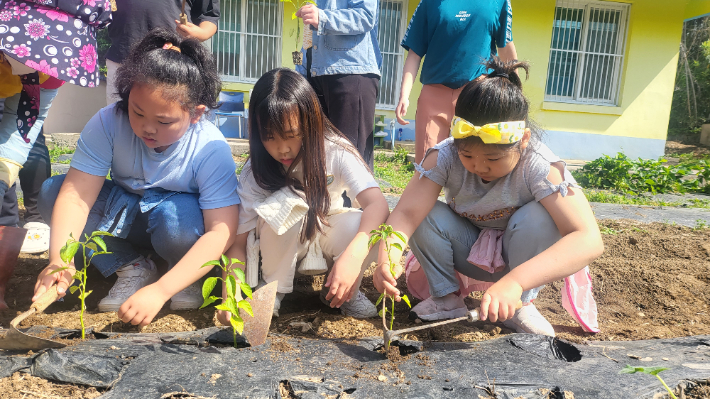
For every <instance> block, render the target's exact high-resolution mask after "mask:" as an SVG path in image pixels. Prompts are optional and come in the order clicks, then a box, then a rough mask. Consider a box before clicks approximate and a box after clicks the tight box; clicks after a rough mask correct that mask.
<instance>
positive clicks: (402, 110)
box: [394, 98, 409, 125]
mask: <svg viewBox="0 0 710 399" xmlns="http://www.w3.org/2000/svg"><path fill="white" fill-rule="evenodd" d="M407 109H409V99H408V98H405V99H402V100H399V104H397V108H395V110H394V114H395V116H396V117H397V122H398V123H399V124H400V125H409V122H407V121H406V120H405V119H404V116H405V115H407Z"/></svg>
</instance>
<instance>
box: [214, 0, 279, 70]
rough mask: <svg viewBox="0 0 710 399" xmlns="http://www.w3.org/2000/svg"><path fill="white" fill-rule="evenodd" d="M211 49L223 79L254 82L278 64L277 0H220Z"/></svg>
mask: <svg viewBox="0 0 710 399" xmlns="http://www.w3.org/2000/svg"><path fill="white" fill-rule="evenodd" d="M220 10H221V16H220V19H219V26H218V29H217V33H216V34H215V35H214V37H213V38H212V53H213V54H214V57H215V60H216V61H217V68H218V70H219V73H220V75H221V77H222V80H223V81H226V82H256V80H257V79H259V77H261V75H263V74H264V73H265V72H267V71H269V70H271V69H274V68H277V67H280V66H281V35H282V27H281V26H282V16H283V12H282V8H281V4H280V2H279V0H222V1H220Z"/></svg>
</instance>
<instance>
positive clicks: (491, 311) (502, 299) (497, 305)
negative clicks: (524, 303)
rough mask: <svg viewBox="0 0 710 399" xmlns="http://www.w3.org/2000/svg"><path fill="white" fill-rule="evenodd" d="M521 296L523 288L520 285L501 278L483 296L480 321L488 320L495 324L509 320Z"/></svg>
mask: <svg viewBox="0 0 710 399" xmlns="http://www.w3.org/2000/svg"><path fill="white" fill-rule="evenodd" d="M522 294H523V287H521V286H520V284H518V283H517V282H516V281H513V280H510V279H506V278H505V277H503V278H502V279H501V280H500V281H498V282H497V283H495V284H493V286H491V288H489V289H488V290H487V291H486V293H485V294H483V299H481V320H486V319H490V320H491V321H492V322H496V321H505V320H508V319H510V318H511V317H513V314H514V313H515V307H516V306H517V305H518V302H519V301H520V296H521V295H522Z"/></svg>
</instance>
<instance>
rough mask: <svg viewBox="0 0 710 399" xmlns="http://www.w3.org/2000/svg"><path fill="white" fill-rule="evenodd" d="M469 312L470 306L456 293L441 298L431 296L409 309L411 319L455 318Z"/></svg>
mask: <svg viewBox="0 0 710 399" xmlns="http://www.w3.org/2000/svg"><path fill="white" fill-rule="evenodd" d="M467 314H468V308H467V307H466V304H465V303H464V301H463V298H461V297H460V296H458V295H456V294H453V293H452V294H448V295H444V296H442V297H440V298H435V297H433V296H430V297H429V298H427V299H425V300H423V301H421V302H419V303H418V304H417V305H416V306H414V307H413V308H412V310H410V311H409V319H410V320H416V319H422V320H424V321H433V320H446V319H455V318H457V317H464V316H466V315H467Z"/></svg>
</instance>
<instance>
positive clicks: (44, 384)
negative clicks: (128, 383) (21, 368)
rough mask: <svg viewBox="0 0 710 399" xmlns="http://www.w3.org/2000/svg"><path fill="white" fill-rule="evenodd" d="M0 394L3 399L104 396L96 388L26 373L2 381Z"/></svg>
mask: <svg viewBox="0 0 710 399" xmlns="http://www.w3.org/2000/svg"><path fill="white" fill-rule="evenodd" d="M0 392H2V397H3V399H39V398H72V399H93V398H97V397H99V396H101V394H102V391H99V390H97V389H96V388H94V387H85V386H81V385H71V384H62V383H54V382H50V381H47V380H45V379H42V378H37V377H33V376H31V375H29V374H24V373H15V374H13V375H12V376H10V377H7V378H3V379H0Z"/></svg>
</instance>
